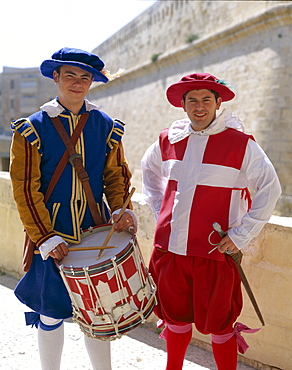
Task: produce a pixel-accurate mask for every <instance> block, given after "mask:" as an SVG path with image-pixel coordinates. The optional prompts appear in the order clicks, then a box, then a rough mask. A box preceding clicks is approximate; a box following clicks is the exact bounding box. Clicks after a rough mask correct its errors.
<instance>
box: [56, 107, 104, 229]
mask: <svg viewBox="0 0 292 370" xmlns="http://www.w3.org/2000/svg"><path fill="white" fill-rule="evenodd" d="M87 117H88V113H87ZM87 117H86V120H87ZM81 118H82V117H81ZM80 120H81V119H80ZM51 121H52V122H53V124H54V126H55V128H56V130H57V131H58V133H59V135H60V138H61V139H62V141H63V143H64V145H65V147H66V149H67V153H68V159H69V161H70V163H71V164H72V166H73V167H74V168H75V170H76V172H77V175H78V177H79V179H80V181H81V183H82V186H83V189H84V192H85V195H86V199H87V203H88V207H89V209H90V213H91V216H92V218H93V220H94V222H95V224H96V225H101V224H103V223H104V221H103V220H102V217H101V215H100V212H99V210H98V208H97V204H96V201H95V199H94V195H93V193H92V189H91V186H90V183H89V176H88V174H87V172H86V170H85V168H84V166H83V160H82V157H81V155H80V154H78V153H76V150H75V144H76V142H75V143H74V144H73V142H72V141H71V138H70V137H69V135H68V134H67V131H66V130H65V128H64V126H63V125H62V122H61V121H60V119H59V117H53V118H51ZM79 123H80V122H79ZM79 123H78V125H77V127H78V126H79ZM83 126H84V124H83ZM77 127H76V129H77ZM76 129H75V130H76ZM80 132H81V131H80ZM74 133H75V131H74ZM74 133H73V135H74ZM79 135H80V134H79ZM76 141H77V140H76ZM68 159H67V160H68Z"/></svg>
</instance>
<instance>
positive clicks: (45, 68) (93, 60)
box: [40, 48, 108, 83]
mask: <svg viewBox="0 0 292 370" xmlns="http://www.w3.org/2000/svg"><path fill="white" fill-rule="evenodd" d="M64 64H66V65H72V66H75V67H79V68H82V69H84V70H85V71H87V72H89V73H91V74H92V75H93V77H94V81H100V82H104V83H106V82H108V78H107V77H106V76H105V75H104V74H103V73H101V72H100V71H101V70H102V69H103V67H104V62H103V61H102V60H101V59H100V58H99V57H98V56H97V55H96V54H93V53H89V52H87V51H85V50H80V49H74V48H62V49H60V50H58V51H56V52H55V53H54V54H53V55H52V59H47V60H44V61H43V62H42V64H41V66H40V71H41V74H42V75H43V76H45V77H48V78H52V79H53V78H54V77H53V72H54V70H55V69H56V68H57V67H58V66H61V65H64Z"/></svg>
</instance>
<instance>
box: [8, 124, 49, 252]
mask: <svg viewBox="0 0 292 370" xmlns="http://www.w3.org/2000/svg"><path fill="white" fill-rule="evenodd" d="M10 158H11V163H10V177H11V182H12V190H13V196H14V199H15V202H16V205H17V208H18V212H19V215H20V219H21V221H22V224H23V226H24V228H25V230H26V231H27V233H28V235H29V237H30V238H31V240H32V241H33V242H35V243H36V244H37V246H40V245H41V244H42V243H43V242H45V241H46V240H48V239H49V238H50V237H52V236H54V235H56V234H55V233H54V231H53V229H52V225H51V219H50V215H49V212H48V210H47V209H46V207H45V204H44V196H43V194H42V193H41V192H40V191H39V188H40V177H41V174H40V159H41V156H40V153H39V151H38V149H37V146H36V145H32V144H31V143H29V142H28V140H27V139H26V138H25V137H24V136H22V135H21V134H20V133H18V132H17V131H15V132H14V135H13V138H12V144H11V154H10Z"/></svg>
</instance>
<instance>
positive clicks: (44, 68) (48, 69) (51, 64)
mask: <svg viewBox="0 0 292 370" xmlns="http://www.w3.org/2000/svg"><path fill="white" fill-rule="evenodd" d="M61 65H70V66H75V67H79V68H81V69H84V70H85V71H87V72H89V73H91V74H92V75H93V81H96V82H103V83H107V82H108V78H107V77H106V76H105V75H104V74H103V73H101V72H100V71H99V70H97V69H95V68H92V67H91V66H89V65H87V64H84V63H80V62H75V61H69V60H68V61H67V60H66V61H64V60H62V61H59V60H54V59H48V60H44V61H43V62H42V64H41V66H40V71H41V74H42V75H43V76H45V77H48V78H51V79H54V77H53V72H54V71H55V69H56V68H57V67H58V66H61Z"/></svg>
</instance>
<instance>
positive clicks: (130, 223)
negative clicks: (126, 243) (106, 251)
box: [113, 212, 137, 233]
mask: <svg viewBox="0 0 292 370" xmlns="http://www.w3.org/2000/svg"><path fill="white" fill-rule="evenodd" d="M118 218H119V215H113V222H114V223H115V222H117V221H118ZM130 227H133V228H134V231H135V232H136V231H137V230H136V227H135V224H134V220H133V218H132V216H131V215H130V213H128V212H124V214H123V215H122V217H121V219H120V221H118V222H117V223H116V224H115V226H114V228H115V231H116V232H117V233H120V232H122V231H125V230H128V229H129V228H130Z"/></svg>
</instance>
